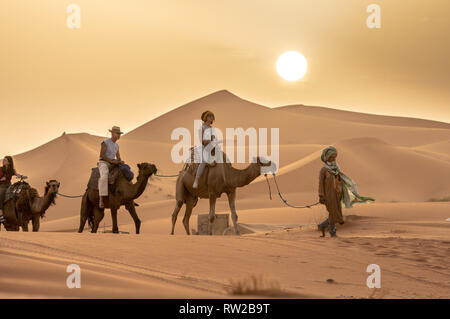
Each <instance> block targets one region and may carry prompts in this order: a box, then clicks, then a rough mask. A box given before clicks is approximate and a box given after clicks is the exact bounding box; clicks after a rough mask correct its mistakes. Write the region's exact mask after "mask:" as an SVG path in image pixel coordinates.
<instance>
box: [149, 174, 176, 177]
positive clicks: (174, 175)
mask: <svg viewBox="0 0 450 319" xmlns="http://www.w3.org/2000/svg"><path fill="white" fill-rule="evenodd" d="M153 175H155V176H158V177H178V175H179V174H173V175H161V174H153Z"/></svg>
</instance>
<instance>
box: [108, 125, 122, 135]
mask: <svg viewBox="0 0 450 319" xmlns="http://www.w3.org/2000/svg"><path fill="white" fill-rule="evenodd" d="M109 131H110V132H111V133H117V134H123V132H122V131H121V130H120V127H118V126H113V127H112V129H110V130H109Z"/></svg>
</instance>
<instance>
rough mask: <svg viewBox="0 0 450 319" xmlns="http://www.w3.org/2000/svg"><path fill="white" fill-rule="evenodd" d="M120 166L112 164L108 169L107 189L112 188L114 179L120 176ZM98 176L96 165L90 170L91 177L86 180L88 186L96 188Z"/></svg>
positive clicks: (114, 182)
mask: <svg viewBox="0 0 450 319" xmlns="http://www.w3.org/2000/svg"><path fill="white" fill-rule="evenodd" d="M120 174H121V172H120V168H119V166H113V167H112V168H110V169H109V175H108V184H109V189H110V190H111V188H114V187H113V186H114V185H115V184H116V181H117V179H118V177H119V176H120ZM99 178H100V172H99V170H98V167H94V168H92V170H91V177H90V178H89V182H88V185H87V186H88V188H91V189H95V190H98V180H99Z"/></svg>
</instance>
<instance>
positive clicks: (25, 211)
mask: <svg viewBox="0 0 450 319" xmlns="http://www.w3.org/2000/svg"><path fill="white" fill-rule="evenodd" d="M26 185H27V186H28V184H26ZM59 186H60V183H59V182H58V181H56V180H51V181H48V182H47V183H46V186H45V191H44V196H42V197H40V196H39V194H38V192H37V190H36V189H35V188H31V187H29V186H28V187H25V188H24V189H23V190H22V191H21V192H20V194H19V196H18V198H17V199H14V198H12V199H10V200H8V201H7V202H6V203H5V204H4V205H3V215H4V216H5V219H6V221H5V223H4V225H5V229H6V230H13V231H18V230H19V227H20V226H22V230H23V231H28V224H29V222H30V220H31V221H32V224H33V232H37V231H39V227H40V218H44V215H45V212H46V211H47V209H48V208H49V207H50V206H51V205H54V204H55V198H56V194H57V193H58V190H59Z"/></svg>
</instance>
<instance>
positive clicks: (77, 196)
mask: <svg viewBox="0 0 450 319" xmlns="http://www.w3.org/2000/svg"><path fill="white" fill-rule="evenodd" d="M154 175H155V176H158V177H177V176H178V174H176V175H175V174H174V175H162V174H154ZM56 194H58V195H59V196H62V197H66V198H81V197H83V196H84V195H65V194H61V193H60V192H58V193H56Z"/></svg>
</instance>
